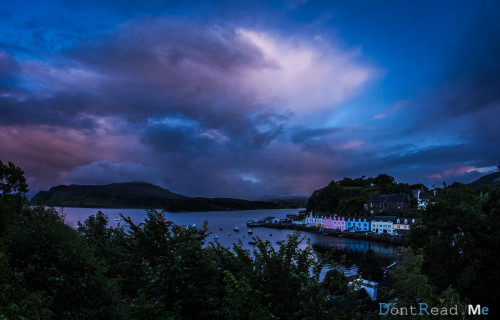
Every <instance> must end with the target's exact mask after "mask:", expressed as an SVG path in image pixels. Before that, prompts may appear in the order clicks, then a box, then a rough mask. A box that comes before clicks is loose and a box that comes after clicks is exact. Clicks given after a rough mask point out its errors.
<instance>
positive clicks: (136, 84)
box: [0, 0, 500, 198]
mask: <svg viewBox="0 0 500 320" xmlns="http://www.w3.org/2000/svg"><path fill="white" fill-rule="evenodd" d="M164 2H165V1H159V0H157V1H69V0H61V1H43V2H40V1H17V2H11V3H6V4H4V5H3V6H2V8H1V9H0V145H1V146H2V147H1V148H0V159H1V160H2V161H13V162H15V163H16V164H17V165H20V166H22V167H23V168H24V169H25V171H26V175H27V176H28V177H29V180H28V182H29V183H30V186H31V190H32V191H38V190H40V189H47V188H48V187H50V186H53V185H55V184H70V183H79V184H103V183H111V182H125V181H133V180H141V181H149V182H151V183H154V184H158V185H161V186H163V187H166V188H168V189H170V190H172V191H174V192H178V193H182V194H186V195H193V196H194V195H197V196H232V197H243V198H259V197H262V196H267V195H292V194H305V195H308V194H310V193H311V192H312V191H314V190H315V189H317V188H320V187H323V186H324V185H326V184H327V183H328V182H329V181H331V180H338V179H341V178H343V177H359V176H362V175H365V176H375V175H377V174H379V173H387V174H390V175H392V176H394V177H395V178H396V179H397V181H400V182H410V183H415V182H423V183H425V184H427V185H428V186H432V185H433V184H439V185H440V184H441V183H442V182H443V181H447V182H452V181H461V182H471V181H472V180H474V179H475V178H477V177H479V176H481V175H483V174H486V173H490V172H493V171H495V170H496V165H497V163H498V161H500V143H499V142H498V141H499V138H500V125H499V123H500V61H499V58H498V57H500V24H499V23H498V19H497V13H498V12H499V9H500V4H498V3H497V2H496V1H335V2H333V1H324V2H323V1H252V2H241V3H235V2H234V1H213V2H211V3H210V4H208V3H206V2H201V3H197V2H193V1H170V2H169V4H165V3H164Z"/></svg>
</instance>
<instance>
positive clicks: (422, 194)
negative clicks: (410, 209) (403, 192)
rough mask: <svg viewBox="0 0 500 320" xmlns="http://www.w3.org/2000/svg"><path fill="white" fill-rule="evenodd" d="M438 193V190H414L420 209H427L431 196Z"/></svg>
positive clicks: (413, 193)
mask: <svg viewBox="0 0 500 320" xmlns="http://www.w3.org/2000/svg"><path fill="white" fill-rule="evenodd" d="M435 195H436V191H424V190H413V191H412V197H413V199H416V200H417V202H418V208H419V209H425V208H426V207H427V205H428V204H429V202H430V201H431V198H432V197H434V196H435Z"/></svg>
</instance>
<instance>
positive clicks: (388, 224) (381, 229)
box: [370, 216, 396, 234]
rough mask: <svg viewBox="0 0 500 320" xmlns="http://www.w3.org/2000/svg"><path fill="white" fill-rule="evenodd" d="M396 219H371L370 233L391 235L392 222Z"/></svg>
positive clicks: (387, 217) (393, 217)
mask: <svg viewBox="0 0 500 320" xmlns="http://www.w3.org/2000/svg"><path fill="white" fill-rule="evenodd" d="M395 219H396V217H395V216H377V217H373V219H372V221H371V224H370V231H371V232H374V233H379V234H385V233H388V234H392V233H393V221H394V220H395Z"/></svg>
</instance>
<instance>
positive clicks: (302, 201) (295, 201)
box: [261, 196, 309, 207]
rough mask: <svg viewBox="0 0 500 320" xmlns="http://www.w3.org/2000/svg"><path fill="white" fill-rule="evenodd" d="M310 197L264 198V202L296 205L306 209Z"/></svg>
mask: <svg viewBox="0 0 500 320" xmlns="http://www.w3.org/2000/svg"><path fill="white" fill-rule="evenodd" d="M308 199H309V197H308V196H274V197H265V198H262V199H261V200H262V201H268V202H273V203H277V204H285V205H295V206H300V207H305V206H306V205H307V200H308Z"/></svg>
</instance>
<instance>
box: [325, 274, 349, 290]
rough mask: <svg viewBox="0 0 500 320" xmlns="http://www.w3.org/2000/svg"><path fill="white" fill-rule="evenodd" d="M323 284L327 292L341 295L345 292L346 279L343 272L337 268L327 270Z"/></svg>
mask: <svg viewBox="0 0 500 320" xmlns="http://www.w3.org/2000/svg"><path fill="white" fill-rule="evenodd" d="M323 286H324V287H325V290H326V291H327V292H328V294H331V295H343V294H345V293H347V279H346V277H345V275H344V272H343V271H342V270H340V269H337V268H335V269H332V270H329V271H328V272H327V273H326V275H325V279H324V280H323Z"/></svg>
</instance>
